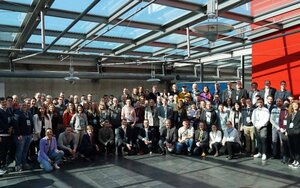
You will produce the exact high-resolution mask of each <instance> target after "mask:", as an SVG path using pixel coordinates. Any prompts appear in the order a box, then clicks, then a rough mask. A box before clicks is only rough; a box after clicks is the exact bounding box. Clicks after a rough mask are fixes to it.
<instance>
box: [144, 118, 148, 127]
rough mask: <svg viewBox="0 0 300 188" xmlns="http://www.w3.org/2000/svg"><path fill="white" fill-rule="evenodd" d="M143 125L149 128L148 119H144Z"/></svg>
mask: <svg viewBox="0 0 300 188" xmlns="http://www.w3.org/2000/svg"><path fill="white" fill-rule="evenodd" d="M144 127H145V128H149V121H148V120H144Z"/></svg>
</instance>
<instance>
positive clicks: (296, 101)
mask: <svg viewBox="0 0 300 188" xmlns="http://www.w3.org/2000/svg"><path fill="white" fill-rule="evenodd" d="M293 103H296V104H298V105H299V101H298V100H294V101H293V102H292V103H291V104H290V107H291V108H290V114H291V113H293V112H294V110H295V109H294V108H293V105H292V104H293Z"/></svg>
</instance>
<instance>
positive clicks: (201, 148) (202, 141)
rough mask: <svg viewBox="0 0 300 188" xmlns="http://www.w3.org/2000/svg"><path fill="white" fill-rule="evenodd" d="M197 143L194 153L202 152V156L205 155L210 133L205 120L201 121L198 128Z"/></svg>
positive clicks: (196, 133)
mask: <svg viewBox="0 0 300 188" xmlns="http://www.w3.org/2000/svg"><path fill="white" fill-rule="evenodd" d="M195 143H196V147H195V149H194V151H193V154H194V155H200V154H201V157H205V155H206V154H205V152H206V150H207V148H208V133H207V132H206V130H205V123H204V122H203V121H200V122H199V125H198V129H197V130H196V132H195Z"/></svg>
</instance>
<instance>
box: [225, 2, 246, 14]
mask: <svg viewBox="0 0 300 188" xmlns="http://www.w3.org/2000/svg"><path fill="white" fill-rule="evenodd" d="M250 8H251V7H250V3H246V4H244V5H241V6H239V7H236V8H234V9H232V10H230V11H232V12H235V13H239V14H245V15H249V16H250V14H251V12H250Z"/></svg>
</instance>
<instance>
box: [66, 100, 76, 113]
mask: <svg viewBox="0 0 300 188" xmlns="http://www.w3.org/2000/svg"><path fill="white" fill-rule="evenodd" d="M70 104H72V105H73V109H72V110H73V112H75V111H76V110H75V104H74V103H73V102H69V103H68V106H67V109H66V111H67V113H71V111H70V108H69V105H70Z"/></svg>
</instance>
